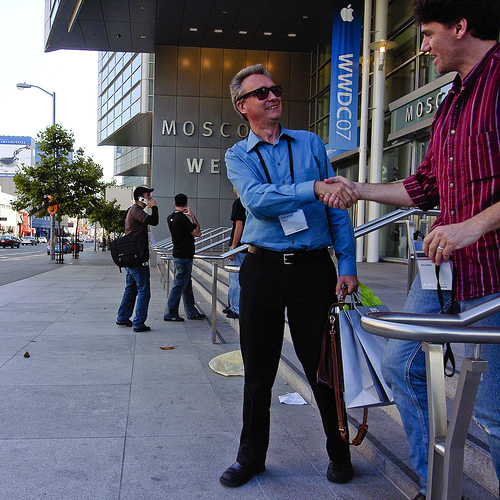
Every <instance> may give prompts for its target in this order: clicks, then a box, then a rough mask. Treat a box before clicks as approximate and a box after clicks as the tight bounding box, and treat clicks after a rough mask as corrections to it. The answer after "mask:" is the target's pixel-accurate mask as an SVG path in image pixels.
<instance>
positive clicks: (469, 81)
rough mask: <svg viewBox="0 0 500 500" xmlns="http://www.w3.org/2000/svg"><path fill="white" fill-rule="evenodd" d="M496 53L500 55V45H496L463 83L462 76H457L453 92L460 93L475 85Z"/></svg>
mask: <svg viewBox="0 0 500 500" xmlns="http://www.w3.org/2000/svg"><path fill="white" fill-rule="evenodd" d="M496 52H499V53H500V43H496V44H495V45H493V47H492V48H491V49H490V50H489V51H488V52H487V53H486V54H485V56H484V57H483V58H482V59H481V60H480V61H479V62H478V63H477V64H476V65H475V66H474V67H473V68H472V69H471V70H470V71H469V74H468V75H467V76H466V77H465V78H464V80H463V81H462V80H461V78H460V76H459V75H457V77H456V78H455V80H454V81H453V90H454V91H455V92H456V93H459V92H460V90H461V89H462V88H463V89H465V88H467V87H469V86H470V85H474V84H475V81H476V79H477V77H478V76H479V75H480V74H481V73H482V71H483V69H484V66H485V65H486V64H487V63H488V61H489V60H490V59H491V58H492V57H493V56H494V55H495V53H496Z"/></svg>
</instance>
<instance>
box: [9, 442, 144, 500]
mask: <svg viewBox="0 0 500 500" xmlns="http://www.w3.org/2000/svg"><path fill="white" fill-rule="evenodd" d="M123 443H124V439H123V438H121V439H110V438H106V439H92V440H89V439H22V440H12V439H11V440H4V441H0V477H1V478H2V480H1V486H0V491H1V496H2V498H4V499H9V500H27V499H38V498H48V499H66V500H74V499H113V498H118V491H119V487H120V475H121V467H122V457H123V446H124V444H123ZM137 498H139V497H137Z"/></svg>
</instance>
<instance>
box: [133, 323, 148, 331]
mask: <svg viewBox="0 0 500 500" xmlns="http://www.w3.org/2000/svg"><path fill="white" fill-rule="evenodd" d="M149 330H151V327H150V326H146V325H142V326H139V327H138V328H134V332H149Z"/></svg>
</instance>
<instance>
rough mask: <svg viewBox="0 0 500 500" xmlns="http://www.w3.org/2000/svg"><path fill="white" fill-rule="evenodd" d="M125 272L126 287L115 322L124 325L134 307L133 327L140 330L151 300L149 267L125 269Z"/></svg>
mask: <svg viewBox="0 0 500 500" xmlns="http://www.w3.org/2000/svg"><path fill="white" fill-rule="evenodd" d="M125 271H126V272H127V275H126V278H125V283H126V286H125V291H124V292H123V297H122V302H121V304H120V308H119V309H118V317H117V318H116V320H117V321H118V322H119V323H124V322H125V321H127V320H128V319H130V316H132V313H133V312H134V306H135V316H134V320H133V327H134V328H141V327H142V326H144V322H145V321H146V318H147V317H148V306H149V299H150V298H151V290H150V285H149V266H139V267H126V268H125ZM136 298H137V301H136Z"/></svg>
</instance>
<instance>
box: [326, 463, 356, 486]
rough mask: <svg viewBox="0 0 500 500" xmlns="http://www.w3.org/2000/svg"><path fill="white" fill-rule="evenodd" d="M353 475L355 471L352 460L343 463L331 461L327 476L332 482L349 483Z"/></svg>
mask: <svg viewBox="0 0 500 500" xmlns="http://www.w3.org/2000/svg"><path fill="white" fill-rule="evenodd" d="M353 475H354V471H353V469H352V464H351V462H350V461H349V462H347V463H343V464H335V463H334V462H330V465H329V466H328V470H327V472H326V478H327V479H328V481H331V482H332V483H341V484H342V483H348V482H349V481H350V480H351V479H352V476H353Z"/></svg>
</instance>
